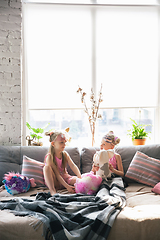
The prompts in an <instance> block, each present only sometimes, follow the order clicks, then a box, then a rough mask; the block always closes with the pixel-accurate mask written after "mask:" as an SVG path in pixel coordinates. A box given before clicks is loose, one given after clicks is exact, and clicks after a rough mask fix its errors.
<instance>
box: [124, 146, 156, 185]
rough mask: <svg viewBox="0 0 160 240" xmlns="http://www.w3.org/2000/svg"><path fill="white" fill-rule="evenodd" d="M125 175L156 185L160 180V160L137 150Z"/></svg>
mask: <svg viewBox="0 0 160 240" xmlns="http://www.w3.org/2000/svg"><path fill="white" fill-rule="evenodd" d="M125 176H126V177H128V178H130V179H133V180H135V181H137V182H140V183H143V184H146V185H149V186H152V187H154V186H155V185H156V184H157V183H158V182H160V160H158V159H155V158H151V157H149V156H147V155H146V154H144V153H141V152H139V151H137V152H136V154H135V155H134V157H133V159H132V162H131V163H130V165H129V168H128V170H127V173H126V175H125Z"/></svg>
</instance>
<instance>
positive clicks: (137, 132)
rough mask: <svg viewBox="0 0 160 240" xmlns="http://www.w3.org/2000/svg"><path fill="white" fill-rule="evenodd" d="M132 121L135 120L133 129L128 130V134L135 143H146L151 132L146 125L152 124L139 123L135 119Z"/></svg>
mask: <svg viewBox="0 0 160 240" xmlns="http://www.w3.org/2000/svg"><path fill="white" fill-rule="evenodd" d="M130 119H131V118H130ZM131 121H132V122H133V123H132V129H130V130H128V132H129V133H128V135H129V136H131V138H132V142H133V145H144V144H145V142H146V138H147V137H148V135H149V133H150V132H147V131H146V130H145V127H146V126H149V125H150V124H138V123H136V121H135V120H133V119H131Z"/></svg>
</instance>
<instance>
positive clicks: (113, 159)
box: [109, 154, 118, 169]
mask: <svg viewBox="0 0 160 240" xmlns="http://www.w3.org/2000/svg"><path fill="white" fill-rule="evenodd" d="M109 163H111V164H112V166H113V167H114V168H115V169H118V167H117V160H116V156H115V154H114V156H113V157H112V158H110V159H109Z"/></svg>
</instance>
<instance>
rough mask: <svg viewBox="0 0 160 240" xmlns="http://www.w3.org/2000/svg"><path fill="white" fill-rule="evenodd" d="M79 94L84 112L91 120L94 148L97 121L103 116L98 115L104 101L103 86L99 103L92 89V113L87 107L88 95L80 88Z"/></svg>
mask: <svg viewBox="0 0 160 240" xmlns="http://www.w3.org/2000/svg"><path fill="white" fill-rule="evenodd" d="M77 93H80V94H81V102H82V103H83V104H84V108H85V109H84V111H85V112H86V113H87V115H88V120H89V125H90V129H91V134H92V146H93V145H94V142H95V136H94V135H95V127H96V124H95V123H96V120H97V118H99V119H102V115H101V114H98V110H99V105H100V103H101V102H102V101H103V99H102V85H101V89H100V92H99V99H98V102H97V101H96V100H95V94H94V92H93V88H91V96H90V101H91V108H90V111H89V109H88V107H87V105H86V101H85V96H86V93H85V92H83V91H82V88H80V87H79V88H78V90H77Z"/></svg>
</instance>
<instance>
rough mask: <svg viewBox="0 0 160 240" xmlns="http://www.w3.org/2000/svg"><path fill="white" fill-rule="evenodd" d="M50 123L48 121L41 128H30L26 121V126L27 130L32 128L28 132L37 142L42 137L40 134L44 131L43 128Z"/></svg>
mask: <svg viewBox="0 0 160 240" xmlns="http://www.w3.org/2000/svg"><path fill="white" fill-rule="evenodd" d="M49 124H50V123H48V124H47V125H46V126H45V127H43V128H32V127H31V125H30V124H29V123H28V122H26V126H27V127H28V129H29V130H32V132H30V136H31V137H32V138H33V139H34V138H35V139H37V141H38V143H39V140H40V139H41V138H43V136H42V134H43V133H44V130H45V129H46V128H47V127H48V126H49Z"/></svg>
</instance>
